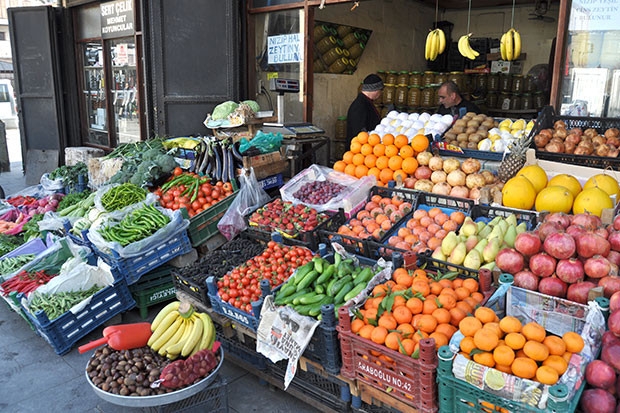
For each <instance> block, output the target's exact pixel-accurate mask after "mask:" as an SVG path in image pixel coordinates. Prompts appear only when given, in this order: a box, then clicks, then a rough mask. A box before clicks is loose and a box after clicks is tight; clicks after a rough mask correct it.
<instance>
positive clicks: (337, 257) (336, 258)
mask: <svg viewBox="0 0 620 413" xmlns="http://www.w3.org/2000/svg"><path fill="white" fill-rule="evenodd" d="M341 261H342V256H340V254H338V253H337V252H335V253H334V265H335V266H336V268H337V267H338V265H339V264H340V262H341Z"/></svg>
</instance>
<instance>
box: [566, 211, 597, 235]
mask: <svg viewBox="0 0 620 413" xmlns="http://www.w3.org/2000/svg"><path fill="white" fill-rule="evenodd" d="M571 224H572V225H581V226H582V227H584V228H585V229H587V230H589V231H592V230H594V229H595V228H597V227H599V226H600V225H602V224H603V221H601V219H600V218H599V217H598V216H596V215H592V214H587V213H585V214H577V215H574V216H573V221H572V222H571Z"/></svg>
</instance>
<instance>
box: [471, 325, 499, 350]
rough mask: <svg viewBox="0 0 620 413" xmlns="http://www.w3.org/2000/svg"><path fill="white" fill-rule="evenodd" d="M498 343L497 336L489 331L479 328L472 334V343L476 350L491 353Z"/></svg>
mask: <svg viewBox="0 0 620 413" xmlns="http://www.w3.org/2000/svg"><path fill="white" fill-rule="evenodd" d="M498 342H499V339H498V338H497V334H495V332H494V331H493V330H491V329H488V328H481V329H480V330H478V331H476V333H475V334H474V343H475V344H476V348H479V349H480V350H484V351H493V349H495V347H497V344H498Z"/></svg>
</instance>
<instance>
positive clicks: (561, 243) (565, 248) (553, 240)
mask: <svg viewBox="0 0 620 413" xmlns="http://www.w3.org/2000/svg"><path fill="white" fill-rule="evenodd" d="M576 248H577V246H576V245H575V239H574V238H573V237H572V236H570V235H569V234H567V233H565V232H555V233H553V234H550V235H549V236H548V237H547V238H546V239H545V241H544V242H543V250H544V251H545V252H546V253H547V254H549V255H551V256H552V257H553V258H557V259H558V260H565V259H568V258H570V257H572V256H573V255H574V254H575V250H576Z"/></svg>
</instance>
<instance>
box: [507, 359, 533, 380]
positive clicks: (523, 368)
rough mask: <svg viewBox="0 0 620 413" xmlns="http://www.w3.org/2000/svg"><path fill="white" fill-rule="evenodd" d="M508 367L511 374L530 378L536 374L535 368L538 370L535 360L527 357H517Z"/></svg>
mask: <svg viewBox="0 0 620 413" xmlns="http://www.w3.org/2000/svg"><path fill="white" fill-rule="evenodd" d="M510 367H511V370H512V374H514V375H515V376H517V377H521V378H522V379H531V378H532V377H534V376H536V370H538V365H537V364H536V362H535V361H534V360H532V359H530V358H527V357H517V358H516V359H515V360H514V361H513V362H512V365H511V366H510Z"/></svg>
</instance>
